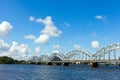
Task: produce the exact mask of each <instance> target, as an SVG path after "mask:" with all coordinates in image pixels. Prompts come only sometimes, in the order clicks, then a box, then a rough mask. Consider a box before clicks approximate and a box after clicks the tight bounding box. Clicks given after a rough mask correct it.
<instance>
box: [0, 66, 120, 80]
mask: <svg viewBox="0 0 120 80" xmlns="http://www.w3.org/2000/svg"><path fill="white" fill-rule="evenodd" d="M0 80H120V66H103V67H102V66H101V67H99V68H89V66H81V65H70V66H47V65H17V64H16V65H15V64H14V65H13V64H12V65H11V64H0Z"/></svg>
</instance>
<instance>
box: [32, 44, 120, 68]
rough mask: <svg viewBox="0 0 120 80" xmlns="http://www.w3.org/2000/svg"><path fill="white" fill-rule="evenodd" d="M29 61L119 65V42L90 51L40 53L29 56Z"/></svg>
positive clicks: (59, 63) (58, 63)
mask: <svg viewBox="0 0 120 80" xmlns="http://www.w3.org/2000/svg"><path fill="white" fill-rule="evenodd" d="M30 60H31V62H34V63H39V64H42V63H45V64H48V65H52V64H57V65H69V64H70V63H71V64H88V63H89V64H90V65H92V66H93V67H94V65H95V66H98V64H106V65H111V64H114V65H120V43H117V44H110V45H108V46H105V47H103V48H101V49H100V50H98V51H97V52H96V53H94V54H93V53H91V52H89V51H87V50H85V49H79V50H73V51H71V52H68V53H67V54H66V55H64V54H63V53H52V54H51V55H41V56H39V57H38V56H33V57H31V59H30Z"/></svg>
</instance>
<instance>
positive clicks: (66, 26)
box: [60, 22, 71, 29]
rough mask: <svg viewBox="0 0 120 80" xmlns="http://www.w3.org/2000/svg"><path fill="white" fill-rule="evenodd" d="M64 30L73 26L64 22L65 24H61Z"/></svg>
mask: <svg viewBox="0 0 120 80" xmlns="http://www.w3.org/2000/svg"><path fill="white" fill-rule="evenodd" d="M60 25H61V26H62V27H63V28H64V29H68V28H69V27H70V26H71V25H70V24H69V23H67V22H64V23H63V24H60Z"/></svg>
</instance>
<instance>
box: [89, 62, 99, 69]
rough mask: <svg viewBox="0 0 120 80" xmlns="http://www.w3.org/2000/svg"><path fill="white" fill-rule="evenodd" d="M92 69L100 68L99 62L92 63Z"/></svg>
mask: <svg viewBox="0 0 120 80" xmlns="http://www.w3.org/2000/svg"><path fill="white" fill-rule="evenodd" d="M90 67H91V68H98V67H99V64H98V62H90Z"/></svg>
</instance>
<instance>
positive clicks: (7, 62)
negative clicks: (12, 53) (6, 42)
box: [0, 56, 28, 64]
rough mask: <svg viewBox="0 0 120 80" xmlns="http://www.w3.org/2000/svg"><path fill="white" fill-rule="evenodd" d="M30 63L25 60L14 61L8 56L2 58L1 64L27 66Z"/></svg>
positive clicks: (0, 59) (0, 58)
mask: <svg viewBox="0 0 120 80" xmlns="http://www.w3.org/2000/svg"><path fill="white" fill-rule="evenodd" d="M27 63H28V61H25V60H14V59H13V58H11V57H8V56H1V57H0V64H27Z"/></svg>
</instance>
